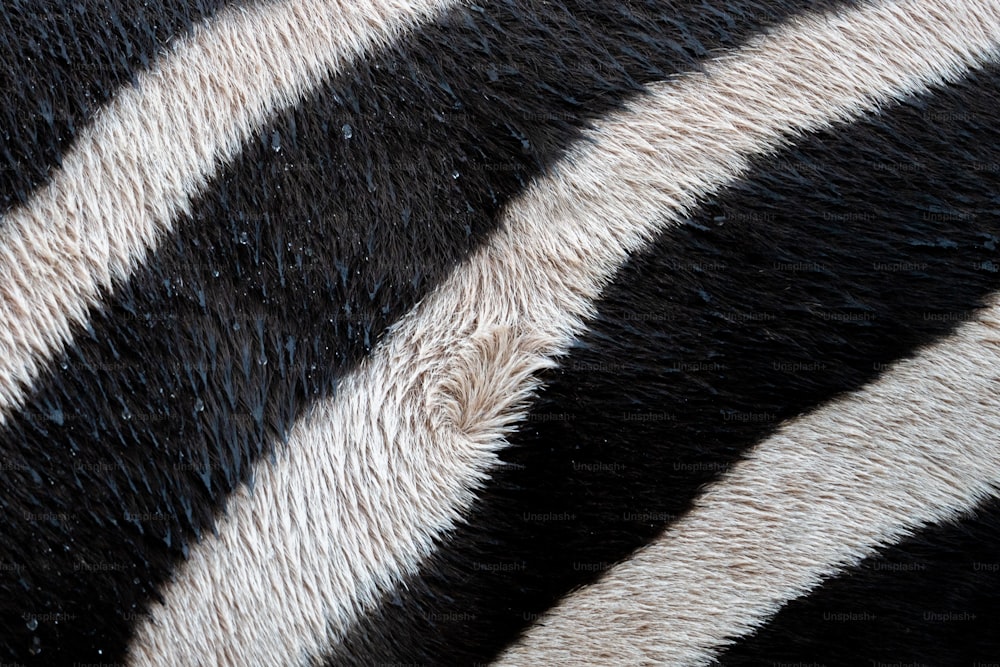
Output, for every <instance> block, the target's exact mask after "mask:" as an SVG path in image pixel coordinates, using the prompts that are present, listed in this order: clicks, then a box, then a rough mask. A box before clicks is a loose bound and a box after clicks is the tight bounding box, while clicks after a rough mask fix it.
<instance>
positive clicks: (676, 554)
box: [498, 302, 1000, 667]
mask: <svg viewBox="0 0 1000 667" xmlns="http://www.w3.org/2000/svg"><path fill="white" fill-rule="evenodd" d="M998 387H1000V303H996V302H995V303H994V304H993V305H992V307H991V308H990V309H988V310H986V311H983V312H982V313H980V315H979V319H978V320H977V321H975V322H973V323H971V324H968V325H964V326H963V327H962V328H961V329H959V330H958V332H957V333H956V335H955V336H953V337H950V338H948V339H945V340H944V341H943V342H941V343H939V344H938V345H935V346H934V347H932V348H929V349H927V350H925V351H924V352H923V353H922V354H920V356H919V357H917V358H915V359H911V360H907V361H903V362H900V363H898V364H897V365H896V366H895V367H894V368H893V369H892V370H891V371H890V372H889V373H887V374H886V375H885V376H883V377H882V378H881V379H880V380H879V381H877V382H875V383H873V384H872V385H869V386H868V387H866V388H865V389H863V390H862V391H859V392H857V393H855V394H852V395H849V396H848V397H846V398H844V399H842V400H839V401H836V402H834V403H832V404H830V405H828V406H826V407H823V408H821V409H820V410H818V411H816V412H814V413H812V414H810V415H807V416H805V417H802V418H800V419H798V420H796V421H793V422H790V423H788V424H787V425H785V426H784V427H783V428H782V429H781V430H780V431H779V432H778V433H777V434H776V435H774V436H773V437H771V438H769V439H768V440H766V441H765V442H763V443H761V444H760V445H759V446H758V447H757V448H755V449H754V451H753V452H751V454H750V455H749V456H748V458H747V459H746V460H744V461H742V462H741V463H739V464H738V465H737V466H735V467H734V468H733V469H732V470H731V471H730V472H729V473H728V474H727V475H725V476H724V477H723V479H721V480H720V481H719V482H717V483H716V484H714V485H713V486H712V487H710V488H709V490H708V491H706V492H705V494H704V495H703V496H701V497H700V498H699V499H698V500H697V501H696V503H695V506H694V508H693V510H692V511H691V513H690V514H689V515H687V516H685V518H683V519H682V520H681V521H680V522H678V523H677V524H675V525H674V526H673V527H672V528H671V529H669V530H668V531H667V532H666V533H665V534H664V535H663V536H662V537H661V538H659V539H658V540H657V541H655V542H653V543H652V544H650V545H649V546H648V547H647V548H645V549H644V550H642V551H640V552H638V553H637V554H635V555H634V556H633V557H632V558H631V559H629V560H628V561H625V562H624V563H622V564H620V565H618V566H616V567H614V568H613V569H611V570H610V571H608V573H607V574H606V576H605V577H604V578H603V579H601V580H600V581H599V582H598V583H596V584H594V585H593V586H590V587H588V588H585V589H582V590H581V591H579V592H577V593H576V594H574V595H572V596H570V597H568V598H566V599H565V600H564V601H563V602H562V603H561V604H560V605H559V606H557V607H555V608H553V609H552V610H550V612H549V613H548V614H546V615H545V616H544V617H543V618H542V619H540V620H539V621H538V624H537V625H535V626H534V627H533V628H531V629H530V630H529V631H528V632H527V634H526V635H525V636H524V637H523V638H522V640H521V642H520V643H519V644H517V645H515V646H513V647H511V648H510V649H508V652H507V653H506V654H505V655H504V656H503V658H502V659H501V660H500V661H499V663H498V664H499V665H503V666H507V667H510V666H513V665H539V664H572V665H605V664H612V663H613V664H623V665H637V664H669V665H678V664H684V665H705V664H709V663H710V662H711V661H712V659H713V657H714V656H715V655H716V654H717V652H718V651H719V649H720V648H721V647H723V646H724V645H726V644H728V643H730V642H728V641H726V638H727V637H729V638H735V637H739V636H742V635H746V634H748V633H750V632H751V631H752V630H753V629H754V628H756V627H758V626H760V625H762V624H763V623H765V622H766V621H767V619H769V618H770V617H771V616H773V615H774V614H775V613H777V611H778V610H779V609H780V608H781V607H782V606H783V605H784V604H785V603H786V602H787V601H789V600H791V599H793V598H796V597H799V596H801V595H804V594H806V593H808V592H809V591H810V590H812V589H813V588H815V587H816V586H817V585H819V584H820V582H821V581H822V580H823V579H825V578H827V577H829V576H831V575H834V574H836V573H837V571H839V570H841V569H842V568H845V567H849V566H852V565H855V564H857V563H858V562H860V561H861V560H862V559H863V558H865V557H867V556H870V555H872V554H873V553H874V552H875V550H876V549H877V548H878V547H879V546H884V545H889V544H893V543H896V542H898V541H899V540H900V539H901V538H903V537H905V536H907V535H909V534H912V532H914V531H915V530H916V529H918V528H919V527H920V526H922V525H926V524H931V523H938V522H942V521H947V520H949V519H957V518H959V517H961V516H962V515H963V514H966V513H968V512H970V511H972V510H974V508H975V507H976V506H977V505H978V504H980V503H981V502H982V501H983V500H985V499H986V498H988V497H991V496H993V495H995V494H996V493H997V486H998V485H1000V391H998Z"/></svg>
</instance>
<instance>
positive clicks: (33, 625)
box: [26, 618, 38, 630]
mask: <svg viewBox="0 0 1000 667" xmlns="http://www.w3.org/2000/svg"><path fill="white" fill-rule="evenodd" d="M26 625H27V626H28V629H29V630H37V629H38V619H37V618H29V619H28V622H27V624H26Z"/></svg>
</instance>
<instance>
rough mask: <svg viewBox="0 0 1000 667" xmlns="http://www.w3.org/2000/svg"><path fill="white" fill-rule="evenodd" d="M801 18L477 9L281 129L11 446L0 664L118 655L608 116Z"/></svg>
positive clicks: (170, 244) (174, 245)
mask: <svg viewBox="0 0 1000 667" xmlns="http://www.w3.org/2000/svg"><path fill="white" fill-rule="evenodd" d="M802 6H810V7H812V6H826V3H815V2H805V3H795V2H791V3H781V4H779V5H778V6H777V7H765V6H764V5H762V4H760V3H741V4H737V5H733V6H732V7H730V8H729V9H728V10H727V12H718V13H713V12H707V11H705V8H704V6H703V4H702V3H700V2H690V3H676V4H674V5H668V6H666V7H664V6H660V5H653V4H637V5H619V4H617V3H607V4H602V3H595V2H577V3H567V4H553V3H542V2H518V3H514V2H508V3H503V4H500V5H498V6H497V7H495V8H491V9H490V10H485V9H482V8H478V7H472V8H468V9H467V8H462V9H461V10H456V11H455V12H454V13H452V14H451V15H449V16H447V17H446V18H444V19H443V20H441V21H440V22H439V23H437V24H434V25H432V26H430V27H428V28H427V29H425V30H422V31H420V32H419V33H417V34H415V35H412V36H411V37H409V38H408V41H406V42H405V43H404V44H402V45H400V46H398V47H397V48H395V49H392V50H389V51H388V52H386V53H385V54H383V55H381V56H379V57H378V58H377V59H375V60H373V61H371V62H368V63H365V64H363V65H359V66H357V67H356V68H354V69H351V70H350V71H348V72H346V73H344V74H343V75H341V76H338V77H337V78H336V80H335V81H333V82H332V83H331V84H330V85H328V86H326V87H325V89H324V91H323V92H321V93H319V94H317V95H315V96H313V97H312V98H311V99H310V100H309V101H308V102H307V103H306V104H305V105H304V106H303V107H302V108H301V109H299V110H297V111H295V112H292V113H287V114H284V115H283V116H282V118H281V119H280V120H279V121H277V122H275V123H274V124H273V126H271V127H268V128H267V129H265V130H264V131H263V132H261V133H260V135H259V136H258V138H257V140H256V142H255V143H254V145H253V146H251V147H250V148H248V149H247V151H246V152H245V154H244V155H243V156H242V157H241V158H240V159H239V160H238V161H237V163H236V164H235V165H234V166H232V167H231V168H229V169H227V170H226V171H225V173H224V174H223V175H222V176H220V177H219V178H218V179H217V182H216V183H215V184H214V185H213V187H212V190H211V192H209V194H207V195H206V196H205V197H204V199H203V200H202V201H201V202H200V203H199V204H198V205H197V210H196V213H195V215H194V216H193V217H192V218H185V219H183V220H180V221H179V222H178V224H177V231H176V232H175V233H174V234H172V235H171V236H170V238H169V239H167V240H166V241H164V242H163V244H162V246H161V248H160V249H159V250H158V251H157V252H156V253H155V254H153V255H152V256H151V257H150V258H149V260H148V262H147V265H146V266H145V268H144V269H142V270H141V271H140V272H139V273H138V274H137V275H136V276H135V277H134V278H133V279H132V280H130V281H129V282H128V283H127V284H124V285H118V286H116V288H115V290H114V294H111V295H106V296H105V298H104V302H105V303H106V307H105V308H104V310H103V311H100V312H98V311H95V312H93V313H92V314H91V317H92V323H91V325H90V327H89V329H88V330H86V331H82V330H81V331H78V332H77V335H76V338H75V343H74V345H73V346H72V348H71V349H70V350H69V352H68V353H67V354H66V355H64V356H63V357H62V358H60V359H58V360H57V361H56V362H55V363H54V364H53V365H52V367H51V368H50V369H49V370H48V371H47V372H46V373H45V375H44V377H43V378H42V379H41V380H40V381H39V384H38V386H37V388H36V390H35V391H34V392H33V394H32V396H31V397H30V399H29V401H28V403H27V406H26V408H25V409H24V411H22V412H21V413H20V414H19V415H16V416H15V417H14V418H13V419H11V420H10V422H9V424H8V425H7V426H6V427H5V428H4V430H3V431H2V432H0V443H2V445H0V452H2V453H3V455H4V457H5V459H7V461H6V462H5V467H4V469H3V470H2V472H3V485H4V488H11V489H14V491H11V492H9V493H6V494H5V495H4V497H3V498H2V500H0V503H2V507H3V509H4V514H5V517H4V521H3V524H2V525H3V528H2V530H3V534H4V539H3V547H2V550H0V561H2V562H6V563H9V564H10V567H9V568H7V569H5V570H3V571H0V628H2V632H3V635H2V637H0V647H2V653H0V655H2V656H3V657H7V658H10V659H16V660H19V661H22V662H27V661H30V660H36V661H39V662H44V663H45V664H58V663H59V662H69V661H80V660H96V659H100V660H104V661H114V660H115V659H116V656H120V655H121V651H122V648H123V643H124V641H125V638H126V636H127V634H128V632H129V631H130V628H131V626H132V625H133V623H134V621H135V616H136V614H138V613H141V612H142V610H143V609H144V607H145V604H146V603H147V600H148V598H149V596H151V595H155V590H156V589H157V587H158V586H159V584H160V583H161V582H162V581H163V580H164V577H166V576H167V574H168V572H169V571H170V569H171V567H172V566H173V564H174V563H175V562H176V560H177V558H179V557H180V556H181V554H182V553H183V550H184V549H186V548H187V545H188V543H189V542H190V541H191V539H192V536H195V535H197V534H198V533H199V531H202V530H205V529H206V528H207V527H208V526H210V525H211V521H212V517H213V515H214V513H215V512H216V511H217V510H218V508H219V507H220V504H221V503H222V502H223V500H224V498H225V496H226V495H227V494H228V493H229V492H230V491H231V490H232V489H233V488H234V487H235V485H236V484H238V483H240V482H241V481H245V480H246V479H247V478H248V476H249V474H250V470H251V466H252V464H253V462H254V461H255V460H256V459H257V458H258V457H259V456H260V455H261V454H262V453H264V452H266V451H268V449H269V447H270V443H272V442H274V440H275V439H276V438H277V439H280V438H282V437H283V436H284V435H285V434H286V433H287V430H288V428H289V426H290V424H291V422H292V421H293V420H294V418H295V417H296V416H298V415H299V414H300V413H301V411H302V409H303V408H304V406H306V405H308V404H309V403H310V402H311V401H313V400H316V399H318V398H320V397H323V396H328V395H329V394H330V392H331V391H332V389H333V386H334V384H335V382H336V379H337V378H338V377H339V376H340V375H341V374H342V373H344V372H346V371H347V370H349V369H350V368H352V367H353V366H354V365H356V364H357V363H358V361H359V360H360V359H361V358H362V357H363V355H364V354H365V353H366V352H367V351H368V349H369V348H370V346H371V345H372V344H373V343H374V342H375V341H376V339H377V338H378V336H379V335H380V334H381V333H382V332H383V331H384V330H385V328H386V326H387V325H388V324H389V323H391V322H392V321H393V319H394V318H395V317H397V316H398V315H399V314H401V313H402V312H404V311H406V310H407V309H409V308H410V307H411V306H412V305H413V304H414V303H415V302H416V300H417V299H419V298H420V297H421V296H422V295H424V294H425V293H426V292H427V290H428V289H430V288H431V287H432V286H433V285H434V284H436V283H437V282H438V281H439V280H440V279H441V278H442V277H443V276H444V275H445V273H446V272H447V271H448V270H449V269H450V268H451V267H452V266H453V265H454V264H456V263H457V262H459V261H460V260H461V258H462V257H464V256H465V255H466V253H467V252H468V251H469V249H470V248H471V247H472V246H473V245H474V244H475V243H476V242H477V241H478V240H479V239H480V238H482V236H483V235H484V234H486V233H487V232H488V231H489V230H490V229H491V228H492V227H493V226H494V225H495V223H496V219H497V215H498V211H499V210H500V208H501V207H502V206H503V205H504V204H505V202H506V201H507V200H509V199H510V197H511V196H513V195H514V194H516V193H517V192H518V191H519V190H520V189H521V188H522V187H523V184H524V183H526V182H528V180H529V179H530V178H532V177H534V176H536V175H537V174H538V173H540V170H541V169H543V168H544V167H546V166H547V165H548V164H550V163H551V162H552V161H553V160H555V159H556V158H557V157H558V156H559V154H560V153H561V152H562V151H563V150H564V149H565V147H566V146H567V145H568V144H569V143H570V142H571V141H573V140H574V139H575V138H576V137H577V136H578V133H579V128H580V127H581V126H582V125H583V124H584V123H585V122H586V121H587V120H588V119H591V118H597V117H599V116H601V115H602V114H604V113H606V112H607V111H608V110H610V109H612V108H615V107H617V106H618V105H619V104H620V103H621V101H622V100H623V99H625V98H627V97H628V96H629V95H631V94H633V93H634V92H635V91H637V90H639V89H640V88H641V85H642V84H643V83H644V82H647V81H650V80H654V79H658V78H662V77H664V76H665V75H666V73H667V72H673V71H676V70H678V69H680V68H685V67H690V66H691V65H692V63H694V62H695V60H696V59H697V58H698V57H701V56H704V55H705V54H706V53H707V49H708V48H710V47H720V46H733V45H735V44H736V43H737V42H738V40H740V39H743V38H745V37H746V36H747V35H748V34H750V32H751V31H752V29H754V28H756V27H759V26H761V25H763V24H767V23H770V22H772V21H775V20H778V19H779V18H780V17H781V16H782V15H784V14H787V13H788V12H790V11H792V10H795V9H798V8H801V7H802ZM737 12H739V13H737ZM584 55H587V56H588V57H586V58H584V57H583V56H584ZM347 135H350V136H349V138H348V136H347ZM345 165H347V167H345ZM216 272H217V273H218V275H216ZM237 325H238V327H239V328H238V329H237V328H236V327H237ZM264 360H266V361H267V364H266V365H265V364H264V363H263V362H264ZM126 513H127V516H126ZM66 546H68V547H69V548H68V549H65V550H64V547H66ZM45 614H48V616H44V615H45ZM53 614H62V615H63V616H61V617H54V616H52V615H53ZM26 616H27V617H28V618H35V617H41V618H49V619H50V620H49V621H47V622H40V623H39V624H38V626H37V627H28V625H27V623H26V621H25V617H26ZM53 618H59V619H60V622H59V624H58V625H56V624H55V623H54V622H52V620H51V619H53ZM36 640H37V641H38V642H39V643H40V645H41V646H42V648H43V652H42V653H41V654H39V655H37V656H36V655H33V654H32V653H31V650H32V648H33V643H34V642H35V641H36ZM98 651H101V653H100V654H98Z"/></svg>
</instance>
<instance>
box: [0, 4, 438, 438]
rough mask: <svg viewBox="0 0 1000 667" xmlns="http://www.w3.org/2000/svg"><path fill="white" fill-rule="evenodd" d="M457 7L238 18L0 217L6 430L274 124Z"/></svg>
mask: <svg viewBox="0 0 1000 667" xmlns="http://www.w3.org/2000/svg"><path fill="white" fill-rule="evenodd" d="M446 5H447V3H446V2H445V1H444V0H422V1H421V2H416V3H411V2H397V1H396V0H385V1H381V2H360V3H359V2H341V1H340V0H325V2H322V3H313V2H307V1H306V0H280V1H278V2H273V3H268V4H265V5H262V6H259V7H254V8H252V9H244V10H228V11H225V12H223V13H220V14H219V15H218V16H217V17H216V18H215V19H214V20H213V21H212V22H211V23H209V24H207V25H202V26H199V27H197V28H196V29H195V30H194V31H193V32H192V34H191V36H190V37H188V38H186V39H183V40H180V41H178V42H177V43H176V44H175V45H174V47H173V49H172V50H171V53H170V54H169V55H167V56H166V57H164V59H163V61H162V62H161V64H160V66H159V67H157V68H155V69H153V70H150V71H149V72H147V73H146V74H144V75H143V76H141V77H140V78H139V81H138V83H137V86H136V87H135V88H129V89H126V90H123V91H122V93H121V94H120V95H119V96H117V97H116V98H115V99H114V101H113V102H112V103H111V104H109V105H108V106H107V107H106V108H105V109H103V110H102V113H100V114H99V115H98V117H97V118H96V119H95V120H94V122H93V124H92V125H90V126H88V127H87V128H86V129H85V130H83V131H82V132H81V133H80V135H79V136H78V138H77V142H76V145H75V146H74V148H73V150H72V152H71V153H70V154H69V155H68V156H67V157H66V160H65V161H64V162H63V165H62V168H61V170H60V171H59V172H58V173H57V174H55V175H54V176H53V178H52V181H51V183H50V184H49V185H48V186H46V187H45V188H43V189H42V190H40V191H39V192H38V194H37V195H36V196H35V197H34V198H32V200H31V201H30V202H29V203H28V204H27V205H26V206H24V207H21V208H18V209H15V210H13V211H11V212H10V213H9V214H8V215H7V216H5V217H4V218H2V219H0V323H2V324H3V326H2V327H0V424H2V423H3V422H4V421H5V420H6V418H7V413H8V412H9V411H10V410H11V409H12V408H15V407H18V406H20V405H21V403H22V401H23V400H24V395H25V391H26V389H27V388H28V387H30V385H31V383H32V382H33V381H34V380H35V378H36V377H37V376H38V374H39V372H40V371H41V369H42V367H43V365H44V364H45V363H46V362H47V361H49V360H50V358H51V357H52V355H53V354H55V353H58V352H59V351H60V350H62V349H63V347H64V346H65V345H66V343H67V342H68V341H69V340H70V338H71V333H72V332H71V327H72V325H73V324H83V323H84V322H85V320H86V316H87V310H88V308H90V307H96V306H97V305H98V303H97V297H98V294H99V292H100V291H101V290H104V289H108V288H110V286H111V283H112V281H113V280H124V279H127V278H128V276H129V275H130V274H131V272H132V271H133V269H134V268H135V267H136V265H137V264H138V263H139V262H140V261H141V259H142V257H143V256H144V255H145V253H146V252H147V251H149V250H151V249H153V248H155V247H156V245H157V243H158V242H159V240H160V239H161V238H162V237H163V236H164V234H166V233H167V232H169V231H170V229H171V228H172V224H173V220H174V219H175V218H176V217H177V216H178V215H180V214H182V213H188V212H190V205H191V204H190V203H191V199H192V197H194V196H196V195H197V194H198V193H199V192H201V191H202V190H204V188H205V187H206V184H207V180H208V179H209V178H211V177H212V176H213V175H214V174H215V173H216V170H217V169H218V167H219V165H220V164H223V163H225V162H228V161H229V160H231V159H232V158H233V157H234V156H235V155H236V154H237V152H238V151H239V149H240V147H241V146H242V145H243V144H244V143H245V142H246V141H248V140H249V139H250V138H251V136H252V135H253V132H255V131H256V130H257V128H258V127H259V126H260V125H261V124H262V123H263V122H264V121H265V120H266V119H267V118H268V117H269V116H271V115H272V114H273V113H274V112H275V111H276V110H278V109H281V108H283V107H288V106H290V105H292V104H295V103H296V102H298V101H299V100H300V99H301V98H302V96H303V95H305V94H306V93H307V92H308V91H309V90H310V89H313V88H315V87H316V86H317V85H318V84H320V83H321V82H322V80H323V79H324V78H325V77H326V76H327V75H328V74H329V73H330V72H331V70H333V69H335V68H337V67H341V66H343V65H345V64H347V63H348V61H349V60H350V59H351V58H353V57H355V56H357V55H359V54H361V53H363V52H364V51H365V50H367V49H370V48H372V47H375V46H379V45H383V44H385V43H386V42H388V41H389V40H391V39H393V38H394V37H395V36H396V35H397V34H399V33H400V32H402V31H404V30H406V29H407V28H408V27H410V26H413V25H415V24H416V23H417V22H419V21H422V20H426V19H427V18H430V17H431V15H432V14H433V13H434V12H435V11H438V10H440V9H442V8H444V7H445V6H446ZM151 156H152V158H151ZM15 323H16V324H15Z"/></svg>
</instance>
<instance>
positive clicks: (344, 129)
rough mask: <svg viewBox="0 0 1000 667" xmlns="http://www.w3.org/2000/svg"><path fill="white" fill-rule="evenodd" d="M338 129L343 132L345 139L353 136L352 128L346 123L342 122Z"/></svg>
mask: <svg viewBox="0 0 1000 667" xmlns="http://www.w3.org/2000/svg"><path fill="white" fill-rule="evenodd" d="M340 131H341V132H343V133H344V138H345V139H350V138H351V137H353V136H354V128H352V127H351V126H350V125H348V124H347V123H344V127H342V128H340Z"/></svg>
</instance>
